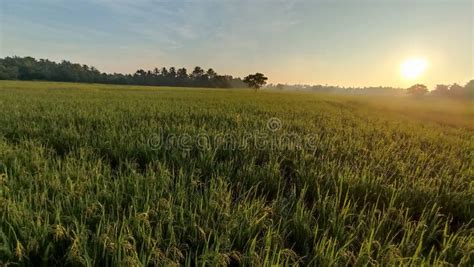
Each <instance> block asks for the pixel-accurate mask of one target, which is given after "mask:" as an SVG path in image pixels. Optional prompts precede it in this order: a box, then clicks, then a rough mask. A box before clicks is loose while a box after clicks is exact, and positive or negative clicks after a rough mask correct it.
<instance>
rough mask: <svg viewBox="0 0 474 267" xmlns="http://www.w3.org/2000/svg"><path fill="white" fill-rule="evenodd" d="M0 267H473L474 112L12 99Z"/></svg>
mask: <svg viewBox="0 0 474 267" xmlns="http://www.w3.org/2000/svg"><path fill="white" fill-rule="evenodd" d="M0 110H1V113H0V265H1V264H2V263H3V264H8V263H12V264H15V263H19V264H20V265H39V264H46V263H48V264H52V265H64V264H67V265H74V266H82V265H109V266H112V265H123V266H140V265H141V266H143V265H170V264H186V265H197V264H199V265H231V264H241V265H271V264H280V265H289V264H295V263H297V264H301V265H307V264H309V265H318V266H328V265H347V264H348V265H358V266H363V265H367V264H378V265H392V264H404V265H412V264H415V265H419V264H426V265H441V264H459V265H464V266H468V265H472V264H473V262H474V231H473V227H474V220H473V217H474V210H473V208H474V182H473V177H474V166H473V165H474V164H473V151H474V140H473V134H474V126H473V125H474V124H473V121H474V110H473V108H472V103H461V102H447V101H440V100H431V99H425V100H411V99H407V98H400V99H393V98H363V97H342V96H328V95H318V94H309V93H307V94H303V93H283V92H264V91H262V92H257V93H255V92H253V91H248V90H211V89H185V88H153V87H138V86H111V85H89V84H72V83H43V82H9V81H2V82H0Z"/></svg>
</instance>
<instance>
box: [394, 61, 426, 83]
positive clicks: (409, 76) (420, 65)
mask: <svg viewBox="0 0 474 267" xmlns="http://www.w3.org/2000/svg"><path fill="white" fill-rule="evenodd" d="M427 66H428V63H427V62H426V60H425V59H422V58H410V59H407V60H405V61H404V62H403V63H402V64H401V65H400V71H401V74H402V76H403V78H404V79H406V80H414V79H416V78H418V77H420V75H422V74H423V72H425V70H426V67H427Z"/></svg>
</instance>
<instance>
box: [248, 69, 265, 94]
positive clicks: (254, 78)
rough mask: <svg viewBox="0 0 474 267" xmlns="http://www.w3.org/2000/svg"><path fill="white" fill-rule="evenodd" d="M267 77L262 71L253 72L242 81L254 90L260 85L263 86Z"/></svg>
mask: <svg viewBox="0 0 474 267" xmlns="http://www.w3.org/2000/svg"><path fill="white" fill-rule="evenodd" d="M267 80H268V78H267V77H265V76H264V75H263V74H262V73H259V72H257V73H255V74H250V75H248V76H247V77H245V78H244V83H246V84H247V86H248V87H251V88H254V89H255V90H257V89H259V88H260V87H262V86H264V85H265V84H266V83H267V82H266V81H267Z"/></svg>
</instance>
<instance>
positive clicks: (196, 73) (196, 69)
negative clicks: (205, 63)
mask: <svg viewBox="0 0 474 267" xmlns="http://www.w3.org/2000/svg"><path fill="white" fill-rule="evenodd" d="M203 75H204V70H203V69H202V68H201V67H199V66H196V67H194V70H193V72H192V73H191V78H192V79H193V80H200V79H201V77H202V76H203Z"/></svg>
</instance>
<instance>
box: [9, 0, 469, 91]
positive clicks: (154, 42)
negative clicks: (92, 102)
mask: <svg viewBox="0 0 474 267" xmlns="http://www.w3.org/2000/svg"><path fill="white" fill-rule="evenodd" d="M472 2H473V1H471V0H452V1H448V0H443V1H439V0H431V1H430V0H415V1H408V0H399V1H395V0H381V1H375V0H373V1H357V0H347V1H342V0H334V1H329V0H326V1H309V0H306V1H270V0H255V1H232V0H222V1H209V0H202V1H198V0H194V1H153V0H135V1H131V0H81V1H80V0H76V1H66V0H64V1H59V0H30V1H28V0H2V1H1V20H0V22H1V35H0V37H1V47H0V56H1V57H5V56H13V55H18V56H27V55H30V56H33V57H36V58H49V59H52V60H61V59H66V60H70V61H72V62H79V63H83V64H88V65H92V66H95V67H97V68H98V69H99V70H101V71H106V72H124V73H132V72H134V71H135V70H136V69H138V68H145V69H151V68H154V67H156V66H159V67H162V66H167V67H168V66H176V67H181V66H185V67H187V68H192V67H193V66H196V65H199V66H202V67H204V68H209V67H212V68H214V69H215V70H216V71H217V72H219V73H226V74H231V75H234V76H244V75H246V74H248V73H252V72H256V71H260V72H263V73H265V74H266V75H267V76H268V77H269V80H270V82H274V83H276V82H282V83H309V84H332V85H342V86H371V85H387V86H402V87H403V86H408V85H410V83H413V82H423V83H425V84H427V85H429V86H434V85H435V84H437V83H452V82H458V83H465V82H467V81H468V80H469V79H471V78H474V74H473V73H474V71H473V61H474V52H473V47H474V44H473V31H474V30H473V27H474V26H473V25H474V11H473V3H472ZM411 57H423V58H425V59H426V60H427V61H428V68H427V71H426V73H424V75H422V76H421V77H419V80H417V81H405V80H403V78H402V77H400V74H399V66H400V63H401V62H402V61H403V60H405V59H407V58H411Z"/></svg>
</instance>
